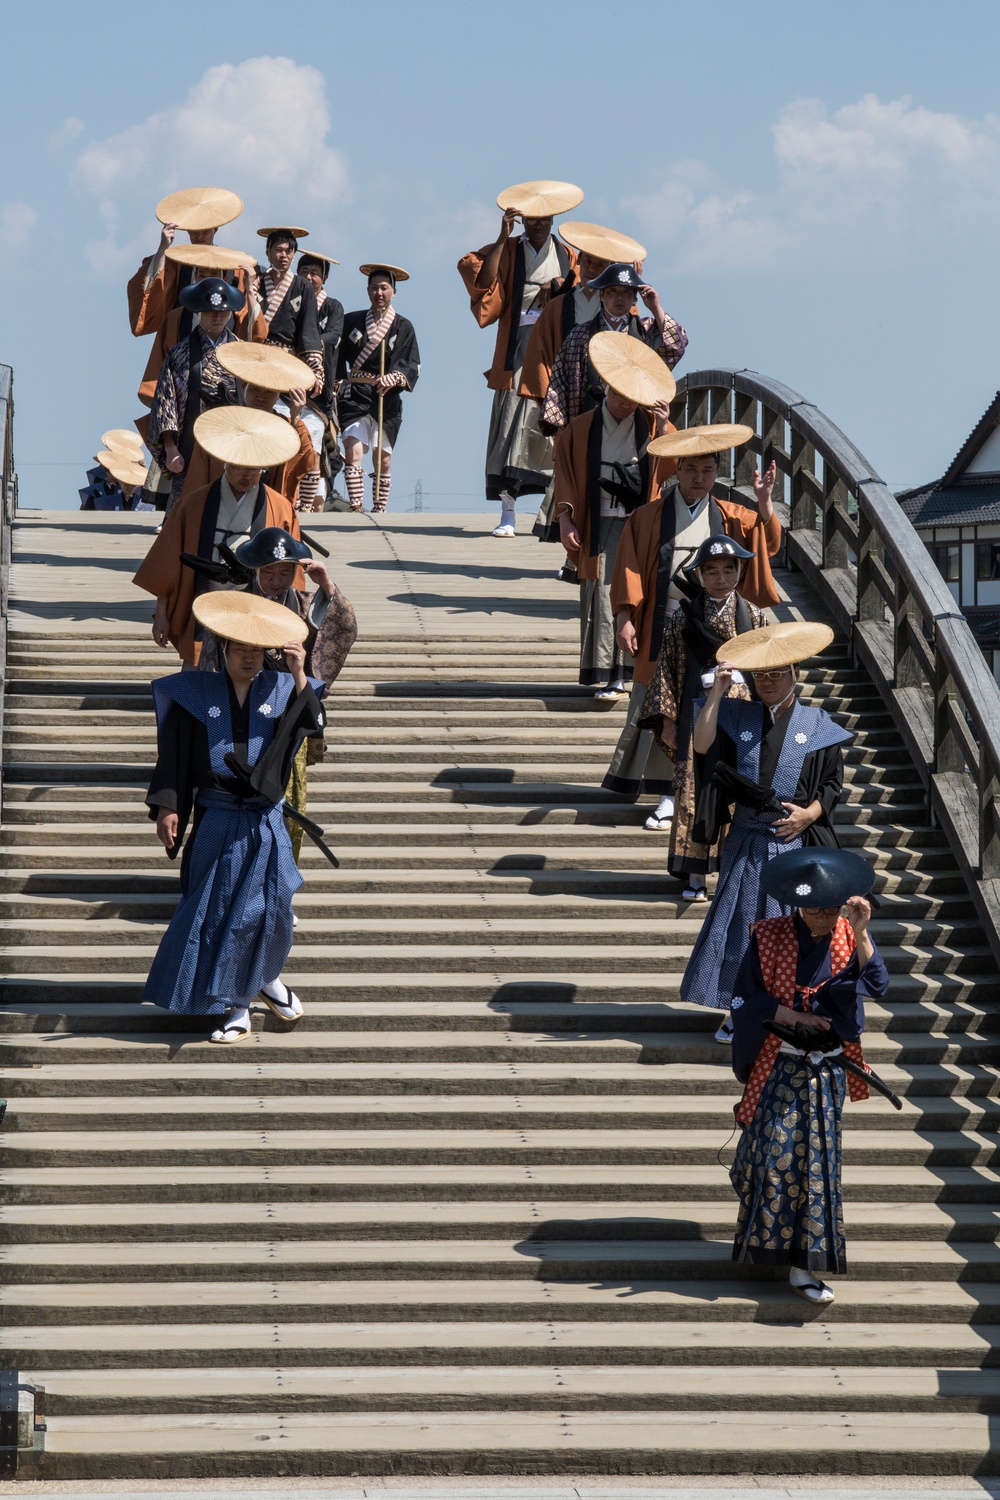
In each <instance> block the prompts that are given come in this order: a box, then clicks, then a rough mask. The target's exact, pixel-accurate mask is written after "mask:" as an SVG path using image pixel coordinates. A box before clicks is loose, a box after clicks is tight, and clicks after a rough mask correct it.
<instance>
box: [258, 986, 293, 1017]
mask: <svg viewBox="0 0 1000 1500" xmlns="http://www.w3.org/2000/svg"><path fill="white" fill-rule="evenodd" d="M260 998H261V999H262V1000H263V1002H264V1004H265V1005H266V1006H267V1007H268V1009H269V1010H270V1011H271V1013H272V1014H273V1015H276V1016H277V1017H278V1020H279V1021H298V1020H300V1019H301V1017H302V1016H303V1015H304V1011H303V1008H302V1001H301V1000H300V999H299V997H298V995H297V994H296V993H295V991H294V990H289V991H288V999H289V1002H290V1003H289V1004H288V1005H282V1003H281V1001H280V1000H274V999H272V997H271V996H270V995H266V994H265V993H264V991H263V990H261V992H260Z"/></svg>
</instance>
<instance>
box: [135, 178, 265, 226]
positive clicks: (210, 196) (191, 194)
mask: <svg viewBox="0 0 1000 1500" xmlns="http://www.w3.org/2000/svg"><path fill="white" fill-rule="evenodd" d="M242 212H243V199H242V198H237V196H236V194H235V193H231V192H230V191H229V190H228V188H216V187H196V188H182V189H181V190H180V192H179V193H168V194H167V196H166V197H165V198H161V199H160V201H159V203H158V204H157V205H156V217H157V218H158V219H159V221H160V223H161V224H176V225H177V228H178V229H221V227H222V225H223V224H229V223H230V222H231V221H232V220H233V219H238V218H239V216H240V214H241V213H242Z"/></svg>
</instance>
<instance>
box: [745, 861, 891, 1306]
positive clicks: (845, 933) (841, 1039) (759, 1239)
mask: <svg viewBox="0 0 1000 1500" xmlns="http://www.w3.org/2000/svg"><path fill="white" fill-rule="evenodd" d="M874 881H875V872H874V870H873V869H872V867H871V865H870V864H869V863H868V861H867V860H865V859H862V858H861V856H860V855H859V854H852V853H850V852H849V851H848V850H846V849H831V848H803V849H799V850H796V851H795V852H794V853H790V854H787V855H785V856H784V857H783V858H782V859H774V860H771V861H770V863H769V864H768V865H767V866H766V867H765V869H764V871H763V874H762V876H761V886H762V888H763V890H764V892H765V894H766V895H767V897H768V898H769V899H770V900H772V901H774V902H776V903H777V904H778V905H779V906H781V907H784V908H786V909H787V910H788V915H785V916H780V917H769V918H766V919H765V920H763V921H760V922H756V923H755V924H754V926H753V928H752V929H751V934H750V943H749V947H748V948H747V950H746V953H745V956H744V958H743V961H742V963H741V965H740V969H739V973H738V974H737V976H736V984H735V986H734V994H733V998H732V1011H733V1072H734V1073H735V1074H736V1077H737V1079H738V1080H739V1082H740V1083H742V1084H743V1085H744V1089H743V1097H742V1099H741V1100H740V1103H739V1104H738V1105H737V1106H736V1109H735V1114H736V1122H737V1124H738V1125H740V1126H742V1130H743V1133H742V1136H741V1138H740V1141H739V1143H738V1145H737V1147H736V1157H735V1159H734V1161H733V1165H732V1168H731V1169H730V1180H731V1181H732V1184H733V1187H734V1188H735V1190H736V1192H737V1194H738V1196H739V1199H740V1208H739V1218H738V1222H737V1227H736V1238H735V1242H734V1245H733V1259H734V1260H735V1261H738V1262H740V1263H742V1264H750V1265H766V1266H787V1267H788V1268H789V1271H788V1280H789V1286H790V1288H791V1290H792V1291H793V1292H795V1293H796V1295H798V1296H800V1297H803V1298H804V1299H805V1300H806V1301H807V1302H811V1303H813V1304H815V1305H817V1306H820V1307H824V1306H828V1305H829V1304H830V1303H831V1302H832V1301H833V1299H834V1294H833V1289H832V1288H831V1287H829V1286H827V1284H826V1283H825V1282H824V1281H823V1279H822V1278H823V1276H824V1275H830V1274H831V1273H832V1274H837V1275H842V1274H843V1272H844V1271H845V1270H846V1269H847V1260H846V1253H845V1240H844V1215H843V1207H842V1204H841V1117H842V1113H843V1107H844V1101H845V1097H846V1095H847V1093H848V1091H849V1092H850V1095H851V1098H852V1099H856V1100H857V1099H866V1098H867V1097H868V1093H869V1088H868V1080H871V1081H872V1083H873V1086H875V1087H876V1088H878V1089H879V1090H880V1092H883V1093H886V1092H888V1093H889V1097H890V1098H892V1094H891V1090H887V1089H886V1087H885V1085H884V1084H883V1083H882V1082H881V1080H880V1079H878V1078H874V1076H873V1075H872V1074H871V1073H870V1071H869V1070H868V1068H867V1065H866V1063H865V1060H864V1056H863V1054H862V1051H861V1032H862V1031H863V1030H864V1024H865V997H866V996H868V995H872V996H875V997H879V998H880V997H881V996H883V995H885V994H886V992H887V991H888V988H889V975H888V973H887V971H886V967H885V964H884V962H883V961H882V958H881V956H880V954H879V952H878V949H877V948H876V947H875V944H874V943H873V942H872V939H871V936H870V934H869V931H868V924H869V922H870V920H871V902H870V901H868V900H867V899H866V898H867V896H868V894H869V892H870V891H871V888H872V885H873V884H874ZM893 1102H895V1103H897V1106H898V1101H893Z"/></svg>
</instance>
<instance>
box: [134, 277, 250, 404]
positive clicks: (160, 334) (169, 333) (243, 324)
mask: <svg viewBox="0 0 1000 1500" xmlns="http://www.w3.org/2000/svg"><path fill="white" fill-rule="evenodd" d="M167 264H168V265H170V264H171V262H170V261H168V262H167ZM183 316H184V308H183V307H174V308H172V309H171V310H170V312H168V313H167V316H166V317H165V319H164V320H163V323H162V325H161V326H160V327H159V328H158V329H157V332H156V337H155V338H154V340H153V347H152V348H151V349H150V351H149V358H148V359H147V361H146V370H145V374H144V375H143V377H142V381H141V382H140V385H139V400H140V401H141V402H142V404H143V406H152V404H153V397H154V396H155V394H156V382H157V380H159V378H160V369H161V367H162V365H163V361H164V360H165V359H166V357H167V355H168V354H169V352H170V350H171V349H172V348H173V347H174V345H175V344H176V343H177V341H178V339H179V338H180V337H181V332H180V327H181V319H182V318H183ZM248 320H249V309H248V308H247V307H246V306H244V307H243V308H242V309H241V310H240V312H238V313H234V314H233V332H234V333H235V335H236V337H237V338H238V339H244V340H245V339H246V338H247V337H248V335H247V322H248ZM249 337H250V339H251V340H252V341H253V343H255V344H262V343H263V342H264V340H265V339H266V338H267V319H266V318H265V317H264V314H263V313H262V312H258V313H257V316H256V318H255V319H254V324H253V329H252V330H251V332H250V335H249Z"/></svg>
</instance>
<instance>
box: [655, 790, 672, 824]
mask: <svg viewBox="0 0 1000 1500" xmlns="http://www.w3.org/2000/svg"><path fill="white" fill-rule="evenodd" d="M673 815H674V799H673V797H671V796H670V793H669V792H668V793H667V795H666V796H665V797H661V798H660V800H659V802H658V803H657V804H656V812H655V813H654V814H653V816H654V817H657V818H672V817H673Z"/></svg>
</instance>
